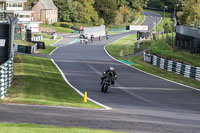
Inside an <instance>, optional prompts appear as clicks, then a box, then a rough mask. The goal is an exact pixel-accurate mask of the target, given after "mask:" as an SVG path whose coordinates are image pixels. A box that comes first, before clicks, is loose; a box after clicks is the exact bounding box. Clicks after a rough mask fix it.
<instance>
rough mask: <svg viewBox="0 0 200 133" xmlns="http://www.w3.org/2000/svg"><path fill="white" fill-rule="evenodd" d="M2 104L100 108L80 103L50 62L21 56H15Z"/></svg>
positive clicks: (81, 100) (80, 98) (78, 98)
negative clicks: (12, 72)
mask: <svg viewBox="0 0 200 133" xmlns="http://www.w3.org/2000/svg"><path fill="white" fill-rule="evenodd" d="M3 102H5V103H28V104H41V105H59V106H73V107H82V108H100V107H99V106H98V105H96V104H94V103H92V102H87V103H83V98H82V97H81V96H80V95H79V94H78V93H77V92H75V91H74V89H72V88H71V87H70V86H69V85H68V84H66V82H65V81H64V79H63V78H62V76H61V74H60V72H59V71H58V70H57V68H56V67H55V65H54V64H53V63H52V61H51V60H50V59H48V58H42V57H32V56H27V55H20V54H16V55H15V63H14V80H13V83H12V86H11V87H10V88H9V89H8V95H7V98H6V99H5V100H3Z"/></svg>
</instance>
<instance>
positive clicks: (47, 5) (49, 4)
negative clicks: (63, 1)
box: [40, 0, 58, 10]
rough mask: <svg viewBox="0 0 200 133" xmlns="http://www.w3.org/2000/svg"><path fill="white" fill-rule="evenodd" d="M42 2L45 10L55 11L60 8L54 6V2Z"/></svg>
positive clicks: (46, 0) (41, 0)
mask: <svg viewBox="0 0 200 133" xmlns="http://www.w3.org/2000/svg"><path fill="white" fill-rule="evenodd" d="M40 2H41V3H42V5H43V7H44V8H45V9H53V10H57V9H58V8H57V7H56V6H55V5H54V3H53V1H52V0H40Z"/></svg>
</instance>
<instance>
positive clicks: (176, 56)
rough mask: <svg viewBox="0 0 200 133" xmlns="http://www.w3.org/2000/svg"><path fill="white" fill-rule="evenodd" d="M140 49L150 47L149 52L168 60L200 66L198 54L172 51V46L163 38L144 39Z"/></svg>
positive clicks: (199, 55)
mask: <svg viewBox="0 0 200 133" xmlns="http://www.w3.org/2000/svg"><path fill="white" fill-rule="evenodd" d="M141 47H142V49H147V48H149V49H151V53H152V54H154V55H159V56H161V57H163V58H166V59H169V60H175V61H178V62H182V63H185V64H188V65H192V66H196V67H200V54H190V53H189V52H185V51H176V52H174V50H173V48H172V47H171V46H170V45H168V43H167V41H166V40H165V39H162V40H158V41H156V42H155V41H144V42H142V43H141Z"/></svg>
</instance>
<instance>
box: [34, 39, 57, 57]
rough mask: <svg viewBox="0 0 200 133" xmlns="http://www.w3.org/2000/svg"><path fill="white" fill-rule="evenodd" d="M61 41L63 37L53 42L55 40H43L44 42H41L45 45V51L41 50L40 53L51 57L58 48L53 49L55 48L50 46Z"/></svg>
mask: <svg viewBox="0 0 200 133" xmlns="http://www.w3.org/2000/svg"><path fill="white" fill-rule="evenodd" d="M60 39H61V37H57V39H56V40H53V39H43V40H41V41H43V42H44V43H45V49H39V50H38V53H40V54H47V55H49V54H50V53H51V52H52V51H53V50H54V49H56V47H53V46H50V45H51V44H54V43H55V42H56V41H58V40H60Z"/></svg>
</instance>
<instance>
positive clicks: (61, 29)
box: [40, 24, 74, 33]
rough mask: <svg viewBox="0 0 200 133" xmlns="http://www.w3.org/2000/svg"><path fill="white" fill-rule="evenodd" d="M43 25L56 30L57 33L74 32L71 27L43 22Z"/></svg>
mask: <svg viewBox="0 0 200 133" xmlns="http://www.w3.org/2000/svg"><path fill="white" fill-rule="evenodd" d="M40 26H41V27H48V28H52V29H54V30H56V32H57V33H73V31H74V30H72V29H69V28H64V27H56V26H53V25H46V24H41V25H40Z"/></svg>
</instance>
